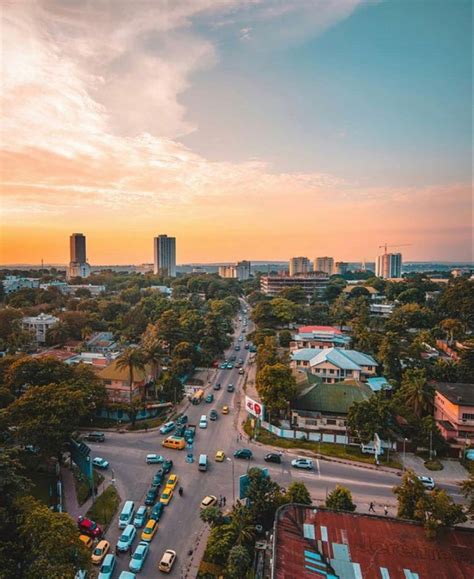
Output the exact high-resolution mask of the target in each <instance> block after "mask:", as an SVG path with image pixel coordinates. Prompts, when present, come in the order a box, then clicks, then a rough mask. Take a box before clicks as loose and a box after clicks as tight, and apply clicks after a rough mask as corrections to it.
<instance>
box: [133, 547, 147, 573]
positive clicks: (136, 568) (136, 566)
mask: <svg viewBox="0 0 474 579" xmlns="http://www.w3.org/2000/svg"><path fill="white" fill-rule="evenodd" d="M149 550H150V545H149V544H148V543H147V542H146V541H140V542H139V543H138V545H137V548H136V549H135V551H134V552H133V554H132V557H131V559H130V563H129V565H128V568H129V569H130V571H133V572H134V573H139V572H140V571H141V570H142V568H143V565H144V564H145V560H146V558H147V555H148V551H149Z"/></svg>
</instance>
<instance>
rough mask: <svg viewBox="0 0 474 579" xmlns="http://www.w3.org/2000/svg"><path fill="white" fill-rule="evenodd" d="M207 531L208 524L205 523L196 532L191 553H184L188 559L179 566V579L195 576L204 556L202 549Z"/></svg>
mask: <svg viewBox="0 0 474 579" xmlns="http://www.w3.org/2000/svg"><path fill="white" fill-rule="evenodd" d="M209 532H210V527H209V525H205V526H204V529H203V530H202V531H199V532H198V533H197V536H196V538H195V542H194V544H193V549H192V551H190V553H191V554H190V555H189V554H188V553H186V556H188V560H187V561H186V562H185V563H183V564H182V566H181V574H180V578H181V579H191V578H194V577H197V575H198V571H199V566H200V564H201V561H202V558H203V556H204V551H205V550H206V545H207V539H208V537H209ZM183 557H184V553H183Z"/></svg>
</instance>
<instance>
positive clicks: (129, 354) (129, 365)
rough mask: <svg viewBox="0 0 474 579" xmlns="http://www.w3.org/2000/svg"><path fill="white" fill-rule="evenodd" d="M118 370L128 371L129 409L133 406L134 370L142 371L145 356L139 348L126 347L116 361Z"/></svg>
mask: <svg viewBox="0 0 474 579" xmlns="http://www.w3.org/2000/svg"><path fill="white" fill-rule="evenodd" d="M116 366H117V368H118V369H119V370H123V369H127V370H128V387H129V389H130V408H132V406H133V381H134V380H133V378H134V371H135V370H144V368H145V356H144V354H143V350H142V349H140V348H132V347H128V348H127V349H126V350H124V351H123V352H122V354H120V356H119V357H118V358H117V360H116Z"/></svg>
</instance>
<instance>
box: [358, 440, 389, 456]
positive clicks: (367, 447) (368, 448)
mask: <svg viewBox="0 0 474 579" xmlns="http://www.w3.org/2000/svg"><path fill="white" fill-rule="evenodd" d="M360 450H361V452H362V454H375V444H374V443H373V442H369V444H361V445H360ZM379 454H380V455H382V454H383V448H381V449H380V453H379Z"/></svg>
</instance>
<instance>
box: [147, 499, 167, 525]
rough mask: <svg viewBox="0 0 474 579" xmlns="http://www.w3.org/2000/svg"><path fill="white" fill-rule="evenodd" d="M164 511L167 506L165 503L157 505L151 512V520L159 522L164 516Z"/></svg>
mask: <svg viewBox="0 0 474 579" xmlns="http://www.w3.org/2000/svg"><path fill="white" fill-rule="evenodd" d="M164 510H165V505H164V504H163V503H156V505H155V506H154V507H153V509H152V511H151V515H150V519H153V520H154V521H159V520H160V519H161V515H162V514H163V511H164Z"/></svg>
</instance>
